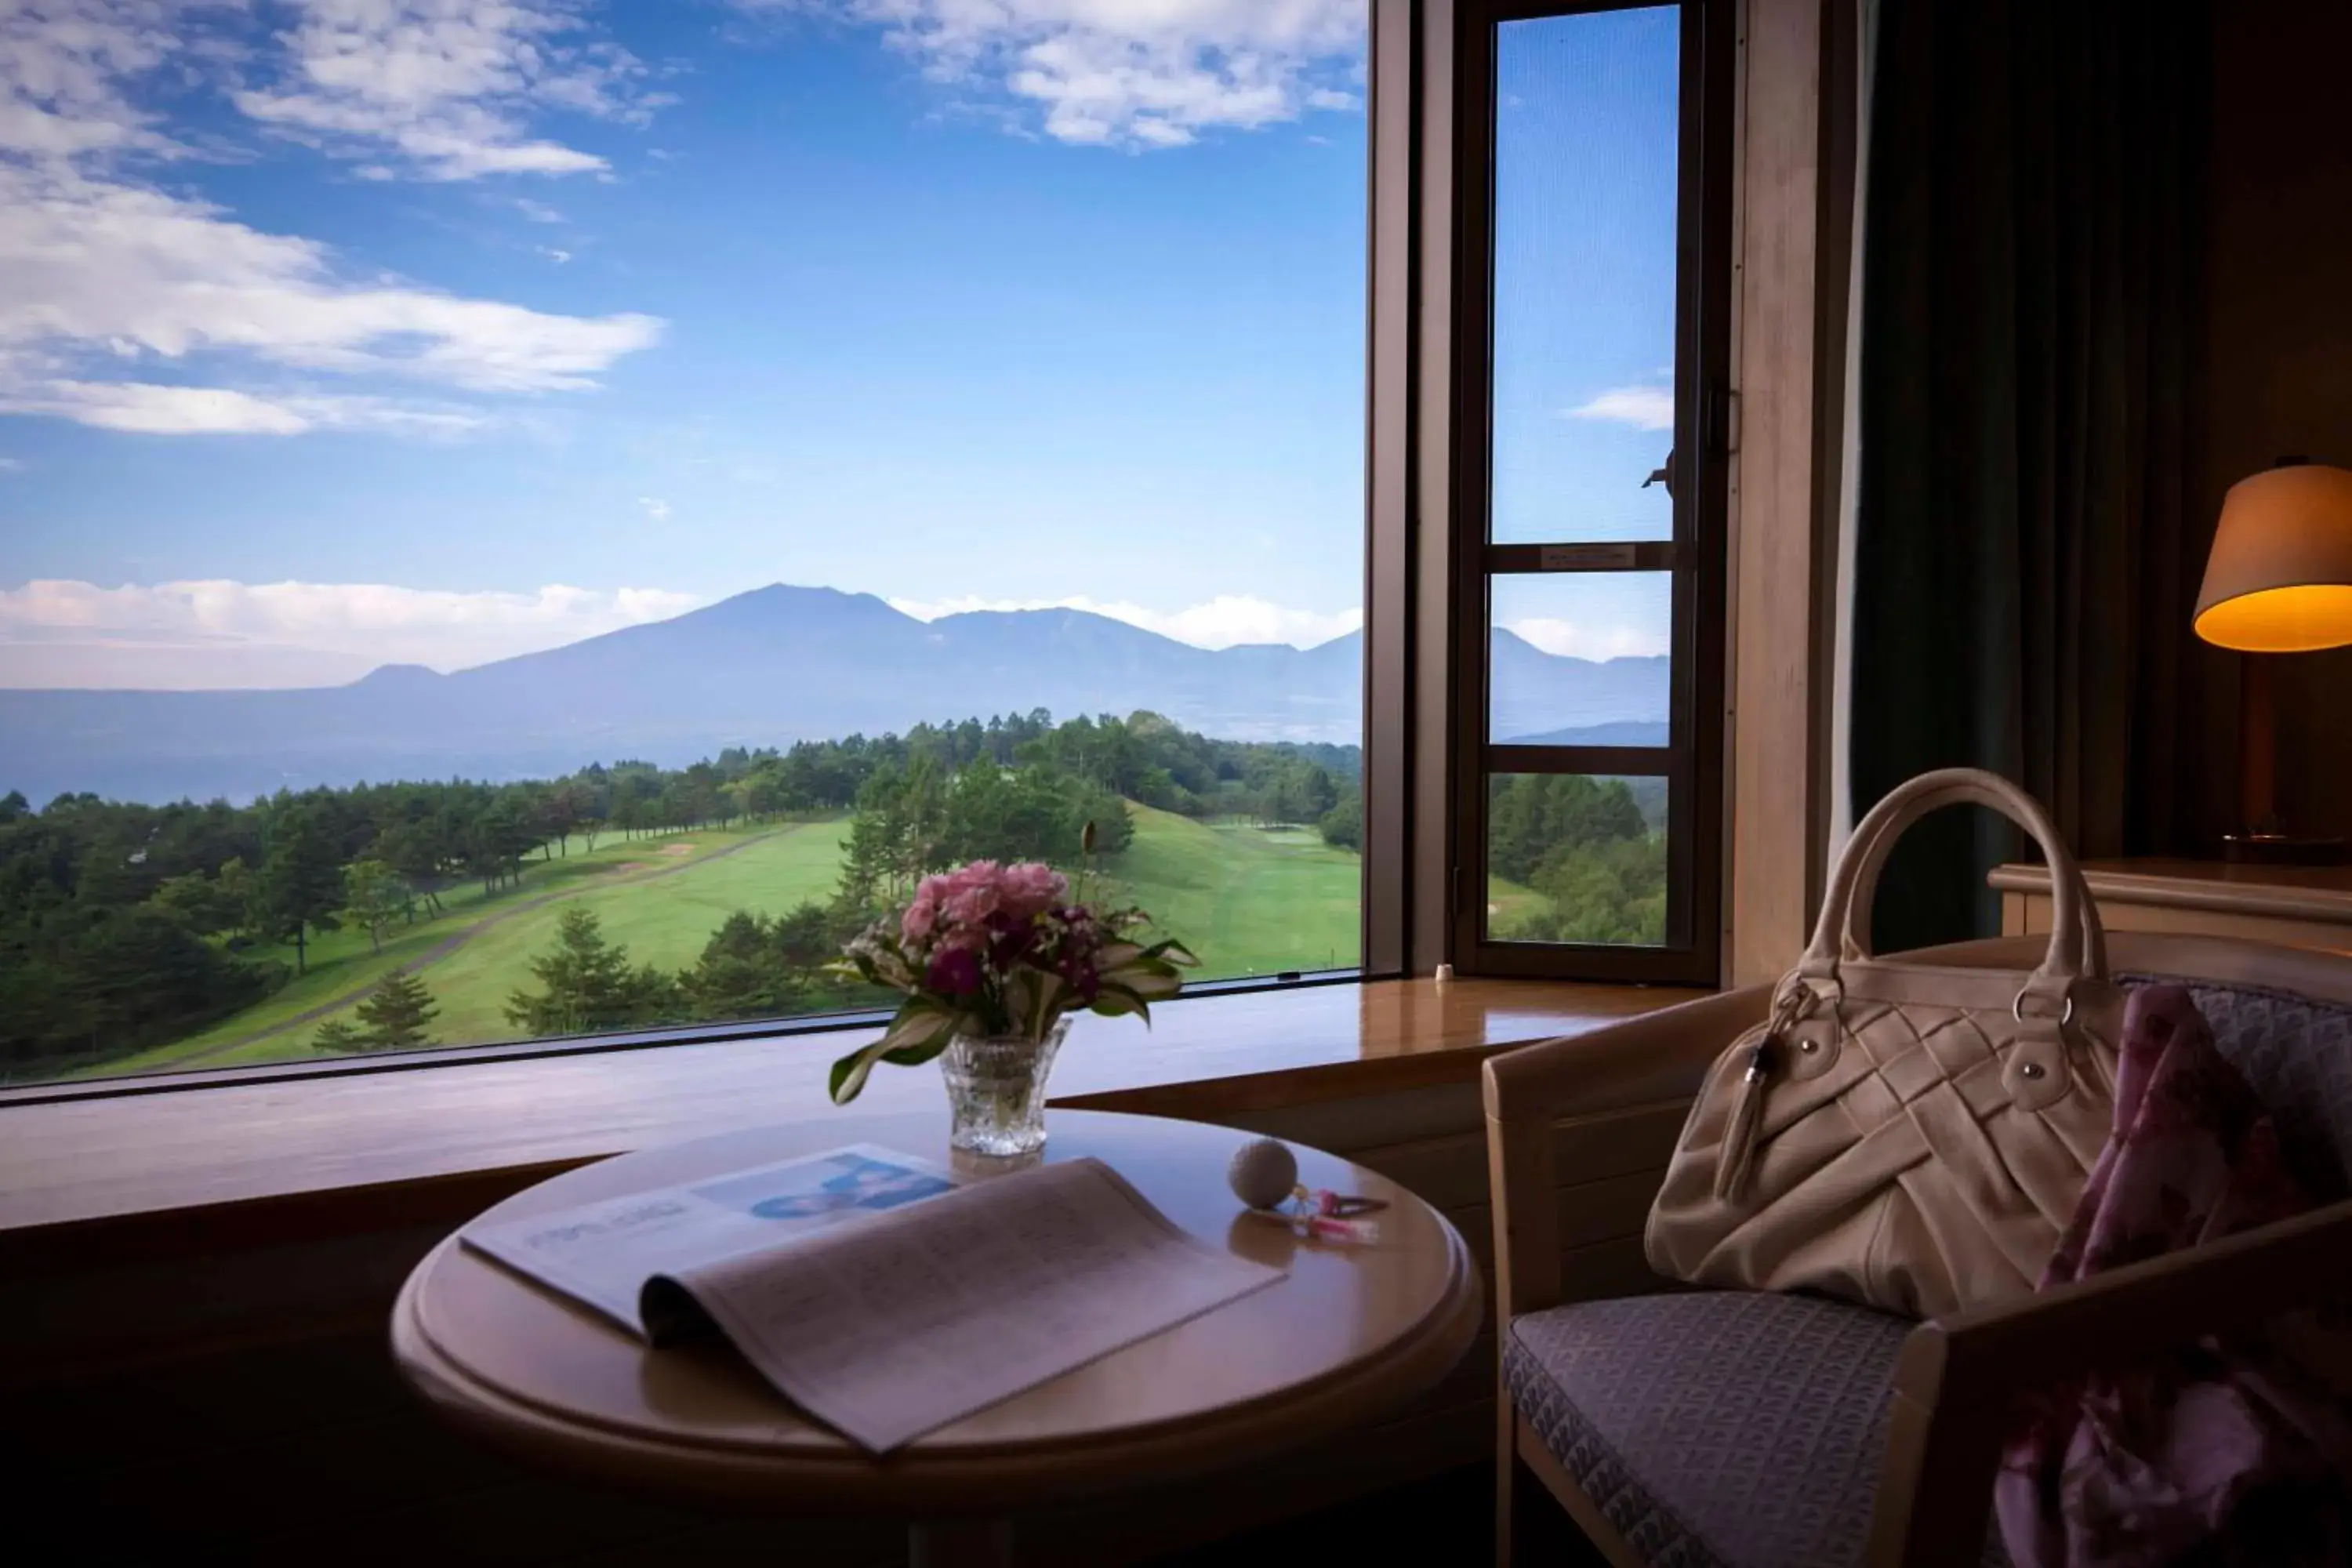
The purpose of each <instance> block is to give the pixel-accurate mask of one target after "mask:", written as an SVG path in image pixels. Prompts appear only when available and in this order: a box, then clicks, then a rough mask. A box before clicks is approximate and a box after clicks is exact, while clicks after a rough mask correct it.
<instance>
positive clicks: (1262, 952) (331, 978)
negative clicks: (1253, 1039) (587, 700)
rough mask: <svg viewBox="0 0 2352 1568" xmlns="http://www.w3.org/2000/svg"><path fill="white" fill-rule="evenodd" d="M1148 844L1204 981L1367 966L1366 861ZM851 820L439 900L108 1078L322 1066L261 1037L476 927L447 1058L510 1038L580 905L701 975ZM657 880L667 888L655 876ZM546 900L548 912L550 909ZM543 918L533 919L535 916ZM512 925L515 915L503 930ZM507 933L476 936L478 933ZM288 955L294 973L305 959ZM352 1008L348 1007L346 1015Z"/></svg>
mask: <svg viewBox="0 0 2352 1568" xmlns="http://www.w3.org/2000/svg"><path fill="white" fill-rule="evenodd" d="M1130 809H1131V810H1132V811H1133V812H1134V814H1135V840H1134V842H1133V843H1132V844H1131V845H1130V846H1129V848H1128V849H1127V851H1126V852H1125V853H1124V854H1121V855H1119V856H1118V857H1117V858H1114V859H1111V860H1108V861H1107V862H1106V863H1105V866H1104V872H1105V874H1106V876H1107V877H1108V879H1110V880H1111V881H1112V882H1113V883H1115V885H1116V886H1115V888H1114V889H1105V890H1106V891H1115V892H1116V893H1117V894H1118V896H1120V897H1122V898H1125V899H1129V900H1133V901H1134V902H1136V903H1138V904H1140V905H1141V906H1142V907H1143V908H1144V909H1146V910H1150V912H1151V914H1152V916H1153V917H1154V918H1155V919H1156V920H1157V921H1158V922H1159V924H1160V928H1161V929H1162V931H1164V932H1165V933H1167V934H1169V935H1172V936H1176V937H1179V938H1181V939H1182V940H1183V941H1184V942H1185V943H1186V944H1187V945H1188V946H1190V947H1192V949H1193V951H1194V952H1198V953H1199V954H1200V956H1201V960H1202V967H1201V969H1200V970H1199V971H1198V972H1197V975H1198V977H1199V978H1202V979H1222V978H1226V977H1231V976H1236V975H1248V974H1273V973H1280V972H1282V971H1284V970H1304V969H1334V968H1348V967H1351V966H1353V965H1354V964H1355V963H1356V962H1357V943H1358V931H1359V925H1358V913H1357V909H1358V900H1359V897H1360V892H1359V889H1360V886H1361V877H1362V872H1361V862H1360V860H1359V859H1358V858H1357V857H1356V856H1355V855H1354V854H1353V853H1351V852H1349V851H1346V850H1339V849H1333V848H1330V847H1328V846H1327V845H1325V844H1324V843H1323V841H1322V838H1321V837H1320V836H1319V835H1318V834H1316V833H1315V832H1313V831H1312V830H1311V829H1302V828H1277V829H1265V828H1258V827H1253V826H1247V825H1245V824H1242V823H1234V822H1220V823H1203V822H1196V821H1193V820H1192V819H1191V818H1189V817H1182V816H1173V815H1171V814H1170V813H1168V812H1164V811H1155V810H1153V809H1151V808H1150V807H1149V806H1132V807H1131V808H1130ZM846 831H847V824H846V821H845V819H843V818H833V819H828V820H824V821H819V822H803V823H794V824H787V825H782V826H768V827H752V828H748V829H740V828H739V829H734V830H730V831H728V832H724V833H719V832H709V833H682V834H675V835H670V836H668V837H659V838H641V839H637V840H635V841H633V842H627V843H618V844H615V843H612V842H610V841H607V842H606V843H604V844H601V845H599V846H598V847H597V849H596V851H595V853H594V854H593V855H591V854H584V853H579V852H577V851H575V853H573V854H572V856H571V857H569V858H565V859H560V860H556V861H554V862H552V863H550V864H544V865H542V864H541V863H539V862H536V861H534V862H532V863H531V865H530V868H529V869H528V870H527V871H526V872H525V874H524V876H523V879H522V886H521V887H520V888H519V889H509V890H507V891H504V892H501V893H499V894H497V895H495V896H492V897H489V898H485V897H484V896H483V895H482V892H481V889H479V888H470V889H452V890H450V891H447V892H445V893H444V894H443V895H442V898H443V901H444V903H445V904H446V905H447V913H446V914H445V915H443V916H441V917H439V918H437V919H435V920H433V921H425V922H420V923H419V924H417V925H416V926H414V927H411V928H407V929H404V930H403V931H400V932H399V933H398V934H397V935H396V936H394V938H393V940H391V941H388V942H385V943H384V946H383V952H382V954H380V955H379V954H374V953H372V952H370V951H369V948H368V942H367V938H366V937H365V936H364V935H362V934H361V933H358V932H355V931H336V932H331V933H329V934H327V935H326V936H323V937H321V938H320V939H318V940H316V941H314V942H312V943H311V963H310V973H308V974H306V975H304V976H303V977H302V978H300V979H299V980H297V981H295V982H293V983H292V984H289V985H288V986H287V987H286V988H285V989H284V990H282V991H280V992H278V994H275V995H273V996H271V997H269V998H268V1000H266V1001H264V1002H261V1003H259V1004H257V1005H255V1006H253V1007H249V1008H247V1009H246V1010H245V1011H244V1012H242V1013H239V1014H237V1015H236V1016H234V1017H231V1018H228V1019H226V1020H224V1021H222V1022H221V1023H219V1024H217V1025H215V1026H213V1027H212V1028H209V1029H207V1030H205V1031H204V1032H203V1033H202V1034H198V1035H194V1036H191V1037H187V1038H185V1039H183V1040H179V1041H175V1042H173V1044H171V1045H169V1046H164V1047H158V1048H156V1049H154V1050H151V1051H147V1052H143V1053H142V1054H141V1055H139V1056H137V1057H133V1058H127V1059H124V1060H118V1061H113V1062H109V1063H107V1064H105V1065H104V1066H103V1067H102V1068H93V1069H90V1070H91V1071H94V1072H103V1073H109V1074H111V1073H121V1072H142V1071H153V1070H157V1069H160V1068H175V1067H235V1066H243V1065H250V1064H253V1063H257V1062H270V1061H287V1060H296V1059H300V1058H308V1057H310V1056H311V1055H312V1052H311V1048H310V1038H311V1037H312V1036H313V1035H314V1034H315V1033H316V1032H317V1030H318V1027H319V1025H320V1023H322V1022H324V1021H325V1017H327V1016H338V1015H322V1016H320V1017H319V1018H313V1019H308V1020H305V1021H304V1022H302V1023H300V1024H298V1025H295V1026H292V1027H289V1028H280V1029H278V1032H276V1033H274V1034H268V1035H265V1036H263V1037H261V1038H258V1039H254V1038H250V1037H252V1036H254V1035H255V1034H257V1033H258V1032H260V1031H262V1030H266V1029H269V1028H271V1027H272V1026H278V1025H282V1024H285V1023H286V1021H287V1020H289V1019H292V1018H296V1017H299V1016H301V1015H303V1014H304V1013H306V1012H309V1011H310V1009H312V1008H315V1007H319V1006H321V1005H326V1004H328V1003H331V1002H334V1001H336V1000H337V999H339V998H343V997H348V996H351V995H352V994H354V993H356V992H359V991H362V990H363V989H364V988H366V987H368V986H370V985H373V984H374V983H375V982H376V981H378V980H380V979H382V978H383V975H384V974H385V973H388V972H389V971H390V970H391V969H392V968H393V966H394V965H395V964H400V963H409V962H411V961H413V960H415V959H418V958H421V957H423V956H424V955H425V954H426V953H428V952H431V951H432V950H433V949H435V948H436V947H437V946H439V945H440V944H441V943H443V942H446V941H447V940H449V939H450V938H452V937H456V936H458V935H460V934H461V933H465V932H467V931H469V930H470V931H472V932H473V934H471V935H470V936H467V939H466V941H465V942H463V944H462V945H460V946H459V947H457V950H456V951H455V952H451V953H448V954H447V955H446V956H444V957H442V958H441V959H439V960H437V961H436V962H434V963H430V964H428V965H426V966H425V968H424V969H422V970H421V971H419V973H420V974H421V976H422V978H423V979H424V981H425V985H426V986H427V988H428V989H430V990H431V992H432V993H433V999H434V1001H435V1003H436V1005H438V1006H439V1007H440V1009H441V1012H440V1016H439V1017H437V1018H436V1020H435V1021H434V1025H433V1028H434V1033H435V1035H436V1038H437V1039H438V1040H439V1041H440V1042H441V1043H443V1044H445V1045H466V1044H474V1043H478V1042H483V1041H492V1040H509V1039H512V1038H514V1037H515V1029H514V1026H512V1025H511V1024H509V1023H508V1022H507V1018H506V1012H505V1008H506V1001H507V997H508V996H509V994H511V993H512V992H514V991H515V990H516V989H517V988H519V987H525V986H528V985H530V984H531V975H530V961H531V959H532V958H534V957H536V956H537V955H538V954H540V953H541V952H545V951H546V950H547V949H548V948H549V947H551V945H552V944H553V942H554V938H555V928H556V921H557V920H558V918H559V916H560V915H561V914H562V910H564V909H565V908H566V907H567V906H569V905H572V904H575V903H576V904H579V905H582V906H583V907H585V908H588V909H592V910H595V911H596V914H597V917H598V919H599V920H600V921H602V922H603V925H604V935H605V937H606V939H607V940H609V941H611V942H615V943H618V944H620V945H622V946H624V947H625V948H627V949H628V954H629V961H630V962H631V963H652V964H654V965H655V966H656V967H657V968H661V969H665V970H673V971H675V970H680V969H685V968H688V967H690V966H691V965H692V964H693V963H694V961H695V959H696V958H697V957H698V955H699V954H700V952H702V947H703V944H704V942H707V941H709V937H710V933H711V932H712V931H714V930H716V929H717V928H718V927H719V924H720V922H722V921H725V920H726V918H727V917H728V916H729V915H730V914H731V913H732V912H734V911H735V910H754V911H757V912H759V913H762V914H771V915H774V914H782V913H783V912H785V911H786V910H791V909H792V908H793V907H794V906H795V905H797V904H799V903H801V902H802V901H803V900H817V901H819V902H822V901H824V900H825V899H827V898H828V897H830V896H831V894H832V891H833V888H834V884H835V878H836V875H837V872H838V868H839V865H840V859H841V840H842V838H843V837H845V834H846ZM657 869H658V870H660V871H661V872H662V874H661V875H658V876H654V875H650V873H652V872H654V871H656V870H657ZM535 900H547V901H545V902H537V903H535V902H534V901H535ZM526 906H529V907H526ZM501 916H502V917H503V918H500V917H501ZM486 920H488V921H493V922H494V923H490V924H488V925H487V926H480V927H479V929H478V930H477V929H474V928H476V927H477V926H478V925H479V922H482V921H486ZM283 956H284V958H285V960H286V962H287V963H289V964H291V963H292V962H293V952H292V950H291V949H290V948H289V949H286V950H285V951H284V952H283ZM349 1010H350V1005H349V1004H346V1005H345V1006H344V1007H342V1008H341V1009H339V1013H340V1014H341V1015H346V1016H347V1015H348V1013H349Z"/></svg>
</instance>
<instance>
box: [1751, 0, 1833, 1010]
mask: <svg viewBox="0 0 2352 1568" xmlns="http://www.w3.org/2000/svg"><path fill="white" fill-rule="evenodd" d="M1828 3H1829V0H1748V12H1747V16H1746V19H1745V23H1744V26H1743V45H1744V47H1743V51H1742V54H1743V67H1744V68H1743V70H1742V73H1741V100H1742V101H1741V110H1740V116H1739V128H1740V143H1741V145H1740V153H1739V159H1738V169H1739V189H1738V209H1739V210H1738V220H1737V227H1738V242H1737V249H1738V257H1739V263H1738V265H1739V276H1738V284H1737V287H1736V288H1735V290H1734V295H1735V305H1734V310H1735V317H1736V321H1735V327H1734V340H1735V344H1736V347H1735V350H1734V354H1735V358H1736V360H1737V365H1738V368H1737V370H1736V372H1735V375H1734V385H1735V386H1736V387H1737V388H1738V395H1739V418H1738V448H1737V450H1736V451H1735V452H1734V454H1733V457H1732V479H1731V557H1732V567H1731V590H1732V633H1733V635H1732V644H1731V646H1732V649H1733V653H1732V669H1731V680H1730V689H1731V693H1732V697H1731V708H1732V712H1731V744H1730V753H1731V765H1730V769H1729V780H1730V791H1729V795H1730V805H1731V829H1730V836H1729V839H1728V842H1729V844H1730V847H1731V853H1730V856H1729V857H1728V858H1729V868H1728V876H1729V896H1728V897H1727V900H1726V901H1725V910H1726V919H1727V922H1728V925H1729V931H1728V933H1727V934H1728V937H1729V941H1728V942H1727V947H1726V951H1727V953H1728V955H1729V961H1728V964H1727V969H1728V974H1727V984H1733V985H1745V984H1750V983H1752V982H1755V981H1758V980H1769V979H1771V978H1773V977H1775V976H1777V975H1779V974H1780V973H1783V972H1784V971H1785V970H1787V968H1788V967H1789V965H1790V963H1792V962H1794V961H1795V958H1796V956H1797V953H1798V952H1800V951H1801V949H1802V948H1803V946H1804V940H1805V927H1806V919H1807V915H1808V913H1809V911H1810V904H1809V889H1810V886H1811V879H1812V878H1813V876H1814V875H1815V865H1816V862H1817V861H1818V859H1819V848H1820V844H1821V838H1822V827H1823V826H1824V825H1823V824H1822V823H1821V822H1818V821H1817V820H1816V817H1817V816H1818V815H1819V811H1818V805H1819V803H1820V801H1821V799H1822V792H1821V790H1820V789H1819V787H1818V784H1817V780H1816V774H1817V773H1819V772H1820V771H1821V765H1822V763H1823V762H1824V761H1825V759H1824V758H1823V757H1822V756H1820V755H1819V754H1817V752H1816V749H1815V742H1816V736H1817V734H1818V733H1819V732H1820V731H1821V725H1820V723H1819V719H1820V715H1821V713H1822V712H1823V711H1826V699H1827V696H1828V693H1827V690H1826V687H1825V682H1826V680H1827V679H1828V671H1827V670H1825V669H1821V668H1816V654H1817V648H1818V646H1819V643H1820V638H1819V637H1818V636H1817V631H1818V628H1817V626H1816V625H1815V618H1816V617H1817V616H1821V615H1822V614H1824V613H1825V612H1826V606H1825V605H1822V603H1821V595H1819V593H1818V592H1817V587H1816V585H1817V582H1818V580H1819V578H1820V576H1821V573H1820V570H1819V566H1820V557H1821V550H1820V540H1819V537H1818V535H1819V526H1818V522H1819V517H1818V506H1817V496H1816V492H1815V488H1814V486H1815V479H1816V474H1817V469H1818V465H1817V463H1816V453H1817V449H1818V445H1819V444H1818V442H1817V440H1816V436H1815V432H1816V417H1817V416H1816V398H1815V385H1814V377H1815V347H1816V330H1815V329H1816V324H1817V318H1816V293H1817V289H1816V276H1815V264H1816V252H1817V247H1818V244H1819V206H1818V201H1819V185H1820V179H1821V169H1820V163H1821V112H1820V111H1821V91H1822V70H1821V62H1822V9H1823V6H1824V5H1826V4H1828Z"/></svg>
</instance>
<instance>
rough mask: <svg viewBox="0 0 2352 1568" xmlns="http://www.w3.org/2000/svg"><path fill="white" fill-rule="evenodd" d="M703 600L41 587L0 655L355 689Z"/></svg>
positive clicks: (32, 590) (282, 587) (127, 682)
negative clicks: (353, 685)
mask: <svg viewBox="0 0 2352 1568" xmlns="http://www.w3.org/2000/svg"><path fill="white" fill-rule="evenodd" d="M702 602H703V601H702V600H701V599H700V598H699V597H698V596H697V595H692V594H681V593H675V592H672V591H669V590H667V589H659V588H622V589H618V590H614V591H609V592H608V591H604V590H597V589H589V588H574V587H568V586H564V585H562V584H553V585H550V586H548V587H543V588H541V589H539V590H538V591H537V592H535V593H527V594H512V593H495V592H484V593H456V592H446V591H441V590H436V589H420V588H398V587H391V586H387V585H384V584H365V583H252V584H248V583H236V582H226V581H205V582H178V583H158V584H126V585H124V586H121V587H115V588H104V587H100V586H99V585H97V584H92V583H83V582H73V581H57V580H36V581H34V582H30V583H27V584H25V585H24V586H22V587H20V588H14V589H5V588H0V647H16V648H20V649H38V650H40V651H41V653H42V656H43V660H42V664H41V665H40V666H38V667H36V668H50V669H55V670H64V669H79V670H82V671H84V672H89V671H97V672H100V674H101V675H102V676H103V677H104V679H105V680H106V683H107V684H110V685H119V686H142V685H145V686H178V685H184V684H188V681H187V679H185V672H184V671H175V670H174V668H173V665H174V663H175V662H177V661H182V660H183V659H184V658H185V657H186V656H188V655H189V654H190V653H191V652H194V653H198V654H201V655H203V656H204V662H205V663H207V664H208V665H209V666H211V667H213V668H226V667H228V666H232V665H234V666H236V667H240V668H245V669H246V670H247V671H248V672H250V671H253V670H256V669H262V668H269V669H274V670H280V671H283V672H284V674H285V676H286V678H285V679H268V680H267V682H266V683H267V684H272V685H280V684H284V685H299V684H304V683H305V681H304V679H303V673H304V672H305V671H306V670H307V671H309V672H310V677H311V680H312V681H313V682H314V683H315V682H317V681H321V680H332V679H349V678H350V675H351V673H352V670H353V668H354V667H356V668H373V666H375V665H378V664H400V663H409V664H424V665H430V666H431V667H433V668H436V669H442V670H449V669H457V668H465V667H467V666H469V665H475V664H481V663H485V662H487V661H488V660H491V659H497V658H509V657H511V656H512V655H515V654H520V653H530V652H533V651H536V650H538V649H540V648H547V647H558V646H560V645H562V644H564V643H569V642H576V641H577V640H579V639H580V638H582V637H594V636H596V635H598V634H599V633H603V632H609V631H615V630H618V629H619V628H621V627H623V626H636V625H639V624H641V623H643V622H646V621H657V620H665V619H667V618H668V617H670V616H676V615H679V614H682V613H684V612H685V611H687V610H689V609H692V608H694V607H695V606H696V605H698V604H700V603H702ZM27 667H28V658H27V657H26V656H19V657H16V658H9V659H7V660H5V661H0V668H5V669H7V670H10V671H13V672H17V674H16V679H23V676H22V673H21V672H22V671H23V670H24V669H26V668H27ZM321 671H325V672H327V673H326V674H324V675H321V674H320V672H321ZM84 678H85V679H87V678H88V676H87V673H85V677H84ZM43 683H44V684H58V683H59V682H58V681H57V680H48V681H44V682H43ZM204 683H205V684H209V683H210V682H204Z"/></svg>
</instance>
